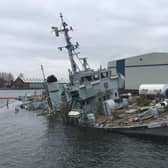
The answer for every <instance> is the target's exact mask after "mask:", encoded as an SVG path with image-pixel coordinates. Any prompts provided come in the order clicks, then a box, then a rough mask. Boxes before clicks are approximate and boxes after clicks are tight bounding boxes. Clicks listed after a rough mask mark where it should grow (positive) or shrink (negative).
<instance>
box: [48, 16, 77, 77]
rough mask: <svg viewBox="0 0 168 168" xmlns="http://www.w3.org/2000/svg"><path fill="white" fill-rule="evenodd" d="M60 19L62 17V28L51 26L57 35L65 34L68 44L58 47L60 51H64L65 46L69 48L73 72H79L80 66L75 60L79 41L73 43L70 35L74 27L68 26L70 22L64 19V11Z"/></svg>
mask: <svg viewBox="0 0 168 168" xmlns="http://www.w3.org/2000/svg"><path fill="white" fill-rule="evenodd" d="M60 19H61V28H60V29H59V28H58V27H54V26H53V27H51V29H52V30H53V31H54V33H55V35H56V36H57V37H58V36H59V35H60V33H63V34H64V37H65V41H66V46H63V47H58V49H59V50H60V51H62V49H63V48H65V49H67V51H68V55H69V59H70V63H71V68H72V73H73V74H74V73H76V72H77V68H79V67H78V66H77V64H76V62H75V60H74V55H76V54H78V53H76V49H77V48H78V47H79V43H78V42H76V44H72V42H71V37H70V36H69V31H73V28H72V27H71V26H70V27H68V24H67V23H66V22H65V21H64V18H63V15H62V13H60Z"/></svg>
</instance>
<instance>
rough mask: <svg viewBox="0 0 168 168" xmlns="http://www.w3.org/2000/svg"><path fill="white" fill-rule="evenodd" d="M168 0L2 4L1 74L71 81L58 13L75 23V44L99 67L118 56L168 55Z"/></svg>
mask: <svg viewBox="0 0 168 168" xmlns="http://www.w3.org/2000/svg"><path fill="white" fill-rule="evenodd" d="M167 9H168V1H167V0H150V1H147V0H85V1H81V0H59V1H58V0H24V1H23V0H2V1H0V37H1V39H0V58H1V65H0V71H6V72H12V73H13V74H14V75H15V76H17V75H18V74H19V73H20V72H23V73H24V74H25V76H28V77H39V78H40V77H41V71H40V65H41V64H43V65H44V67H45V71H46V74H47V75H49V74H55V75H56V76H57V77H58V78H61V77H64V78H67V69H68V68H69V67H70V64H69V61H68V56H67V54H66V51H63V52H62V53H61V52H60V51H58V50H57V47H58V46H60V45H64V41H63V37H59V38H56V37H54V36H53V35H52V33H51V31H50V27H51V26H59V25H60V20H59V12H62V13H63V15H64V17H65V20H66V21H67V22H68V23H69V25H72V26H73V28H74V32H72V33H71V36H72V37H73V39H72V40H73V41H74V42H75V41H78V42H79V43H80V52H81V56H87V57H89V62H90V65H91V66H92V67H94V68H97V67H99V65H100V64H102V65H103V66H106V65H107V62H108V61H110V60H112V59H116V58H119V57H127V56H132V55H139V54H144V53H147V52H167V45H166V42H167V41H168V21H167V18H168V10H167Z"/></svg>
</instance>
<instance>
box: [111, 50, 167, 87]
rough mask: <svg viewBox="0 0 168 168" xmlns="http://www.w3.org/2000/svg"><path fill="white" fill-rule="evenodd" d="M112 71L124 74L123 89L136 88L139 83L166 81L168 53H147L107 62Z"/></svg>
mask: <svg viewBox="0 0 168 168" xmlns="http://www.w3.org/2000/svg"><path fill="white" fill-rule="evenodd" d="M108 67H109V68H111V70H112V73H113V74H116V73H117V72H118V73H121V74H123V75H124V76H125V89H138V88H139V85H140V84H151V83H160V84H162V83H165V84H166V83H168V75H167V73H168V53H149V54H144V55H139V56H134V57H129V58H126V59H120V60H115V61H111V62H109V63H108Z"/></svg>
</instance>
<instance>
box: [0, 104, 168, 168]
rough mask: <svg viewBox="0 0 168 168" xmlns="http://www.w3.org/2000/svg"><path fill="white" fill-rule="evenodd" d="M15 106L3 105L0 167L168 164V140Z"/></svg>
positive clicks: (146, 167) (91, 167)
mask: <svg viewBox="0 0 168 168" xmlns="http://www.w3.org/2000/svg"><path fill="white" fill-rule="evenodd" d="M13 106H14V104H11V105H10V106H9V109H7V108H6V107H4V108H1V109H0V168H1V167H2V168H23V167H24V168H36V167H39V168H85V167H86V168H94V167H95V168H97V167H98V168H102V167H104V168H111V167H115V168H116V167H118V168H119V167H124V168H125V167H127V168H130V167H133V168H134V167H137V168H142V167H143V168H149V167H152V168H158V167H164V168H167V167H168V143H165V142H158V141H157V142H156V141H152V140H143V139H139V138H131V137H127V136H124V135H118V134H112V133H104V132H97V131H94V130H90V131H89V130H84V129H80V128H76V127H72V126H67V125H64V124H63V123H62V122H61V121H58V120H53V119H52V120H51V119H49V118H47V117H46V116H37V114H36V113H34V112H28V111H25V110H22V111H19V112H18V113H15V112H14V108H13Z"/></svg>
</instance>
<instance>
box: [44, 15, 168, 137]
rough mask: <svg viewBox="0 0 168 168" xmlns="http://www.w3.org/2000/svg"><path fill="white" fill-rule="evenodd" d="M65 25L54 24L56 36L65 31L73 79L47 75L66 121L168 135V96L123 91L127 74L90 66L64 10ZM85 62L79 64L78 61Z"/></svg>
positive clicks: (55, 103)
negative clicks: (76, 40)
mask: <svg viewBox="0 0 168 168" xmlns="http://www.w3.org/2000/svg"><path fill="white" fill-rule="evenodd" d="M60 19H61V28H60V29H59V28H58V27H52V30H53V32H54V33H55V35H56V37H58V36H59V35H60V34H63V35H64V38H65V42H66V45H65V46H63V47H58V49H59V50H60V51H62V50H63V49H66V50H67V52H68V56H69V60H70V63H71V70H70V69H69V82H62V83H60V82H58V80H57V78H56V77H53V76H50V77H48V79H47V82H48V90H49V96H50V99H51V102H52V108H53V109H52V111H53V112H54V113H60V114H62V116H63V117H64V119H66V121H72V122H73V123H74V122H75V123H76V124H77V125H79V126H82V127H93V128H97V129H104V130H109V131H113V132H120V133H128V134H148V135H157V136H158V135H159V136H168V100H167V99H166V98H165V96H159V95H158V94H157V95H155V96H149V97H148V96H147V95H132V94H131V93H124V94H119V90H120V89H123V88H124V77H123V76H122V75H121V74H116V75H112V72H111V69H108V68H102V67H100V69H98V70H93V69H92V68H90V66H89V64H88V62H87V58H86V57H83V58H81V57H79V52H77V50H78V48H79V43H78V42H76V43H75V45H74V44H72V42H71V37H70V36H69V32H70V31H72V30H73V28H72V27H69V26H68V24H67V23H66V22H65V21H64V18H63V16H62V14H60ZM76 60H78V62H80V64H81V65H78V64H77V61H76Z"/></svg>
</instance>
